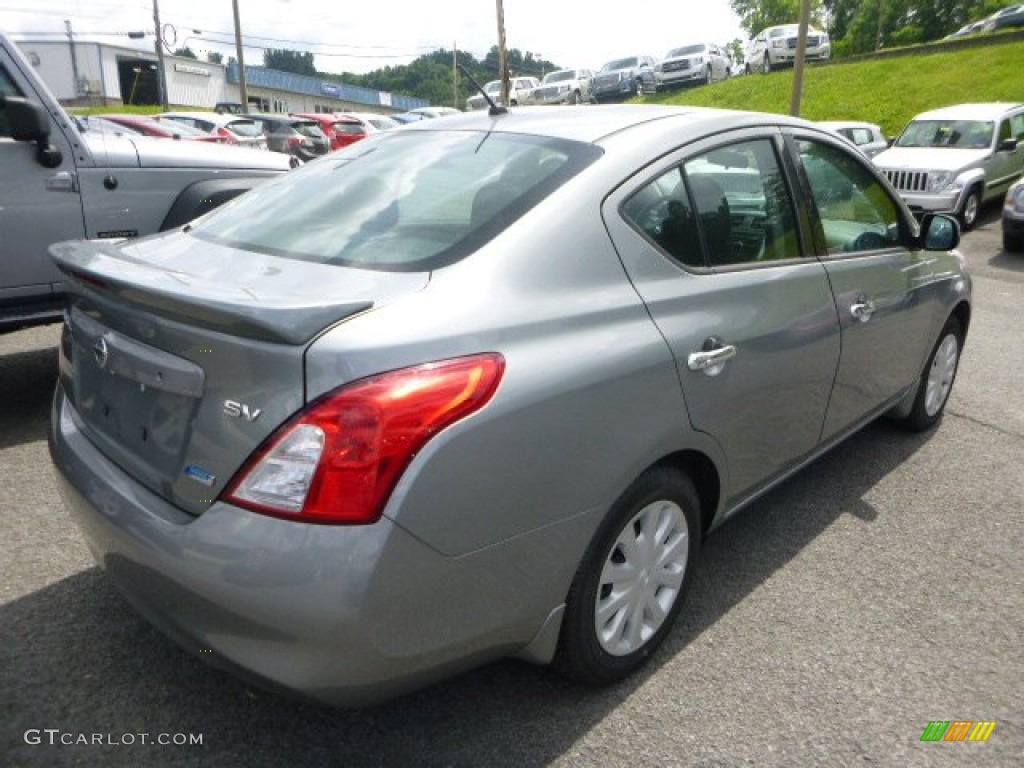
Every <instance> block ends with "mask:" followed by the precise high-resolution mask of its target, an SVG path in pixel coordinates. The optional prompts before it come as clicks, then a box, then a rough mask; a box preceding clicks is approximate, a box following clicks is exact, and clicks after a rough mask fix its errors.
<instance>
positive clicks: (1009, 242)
mask: <svg viewBox="0 0 1024 768" xmlns="http://www.w3.org/2000/svg"><path fill="white" fill-rule="evenodd" d="M1002 227H1003V250H1004V251H1024V176H1022V177H1021V178H1020V179H1018V180H1017V181H1016V182H1015V183H1014V184H1012V185H1011V186H1010V188H1009V189H1008V190H1006V197H1005V198H1004V200H1003V218H1002Z"/></svg>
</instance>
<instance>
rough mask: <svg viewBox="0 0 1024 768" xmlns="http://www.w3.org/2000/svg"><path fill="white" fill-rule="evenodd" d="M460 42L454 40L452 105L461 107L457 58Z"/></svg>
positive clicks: (456, 107)
mask: <svg viewBox="0 0 1024 768" xmlns="http://www.w3.org/2000/svg"><path fill="white" fill-rule="evenodd" d="M458 50H459V43H458V41H457V40H452V106H453V107H455V109H458V108H459V60H458V58H457V56H458Z"/></svg>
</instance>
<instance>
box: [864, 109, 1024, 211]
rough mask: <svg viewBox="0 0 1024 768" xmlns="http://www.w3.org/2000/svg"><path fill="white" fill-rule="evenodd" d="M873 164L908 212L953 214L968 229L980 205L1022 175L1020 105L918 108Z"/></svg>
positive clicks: (1023, 123)
mask: <svg viewBox="0 0 1024 768" xmlns="http://www.w3.org/2000/svg"><path fill="white" fill-rule="evenodd" d="M874 162H875V165H876V166H878V167H879V168H880V169H881V170H882V172H883V173H884V174H885V176H886V178H888V179H889V182H890V183H891V184H892V185H893V186H894V187H895V188H896V190H897V191H898V192H899V193H900V195H901V196H902V197H903V199H904V200H905V201H906V203H907V205H909V206H910V210H912V211H914V213H916V214H920V213H924V212H927V211H943V212H951V213H955V214H956V215H957V216H958V217H959V218H960V223H961V224H962V225H963V228H964V229H970V228H971V227H972V226H973V225H974V222H975V220H976V219H977V218H978V211H979V209H980V208H981V205H982V204H984V203H986V202H988V201H989V200H994V199H996V198H999V199H1002V196H1003V195H1004V194H1005V193H1006V190H1007V189H1008V188H1009V186H1010V184H1011V183H1012V182H1013V181H1014V180H1015V179H1016V178H1017V177H1019V176H1020V175H1021V173H1024V104H1010V103H1002V102H996V103H991V104H958V105H956V106H954V107H944V108H943V109H936V110H933V111H931V112H924V113H922V114H920V115H918V116H917V117H915V118H914V119H913V120H911V121H910V123H909V124H908V125H907V127H906V128H904V129H903V133H901V134H900V136H899V138H898V139H896V141H895V143H894V144H893V146H892V147H891V148H889V149H887V150H886V151H885V152H882V153H881V154H879V155H876V156H875V158H874Z"/></svg>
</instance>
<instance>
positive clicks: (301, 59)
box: [263, 48, 317, 77]
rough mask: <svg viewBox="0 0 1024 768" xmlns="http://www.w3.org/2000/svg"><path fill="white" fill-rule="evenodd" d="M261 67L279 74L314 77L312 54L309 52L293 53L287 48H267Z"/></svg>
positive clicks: (314, 68)
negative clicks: (287, 73) (288, 73)
mask: <svg viewBox="0 0 1024 768" xmlns="http://www.w3.org/2000/svg"><path fill="white" fill-rule="evenodd" d="M263 66H265V67H267V68H268V69H276V70H278V71H279V72H293V73H295V74H296V75H309V76H311V77H316V75H317V71H316V67H315V66H314V64H313V54H312V53H310V52H309V51H293V50H290V49H288V48H267V49H266V50H265V51H263Z"/></svg>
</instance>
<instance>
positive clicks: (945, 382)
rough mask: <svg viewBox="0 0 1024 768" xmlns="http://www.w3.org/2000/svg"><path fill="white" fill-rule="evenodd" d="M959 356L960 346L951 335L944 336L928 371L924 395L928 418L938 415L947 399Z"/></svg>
mask: <svg viewBox="0 0 1024 768" xmlns="http://www.w3.org/2000/svg"><path fill="white" fill-rule="evenodd" d="M959 354H960V345H959V343H958V342H957V339H956V336H954V335H953V334H952V333H951V334H949V335H948V336H946V338H944V339H943V340H942V343H941V344H939V348H938V349H936V350H935V357H934V358H932V367H931V369H930V370H929V371H928V388H927V389H926V390H925V393H924V410H925V413H927V414H928V415H929V416H934V415H935V414H936V413H938V412H939V410H940V409H941V408H942V406H943V404H944V403H945V402H946V398H947V397H949V390H950V387H952V386H953V376H954V375H955V374H956V360H957V357H958V356H959Z"/></svg>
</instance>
